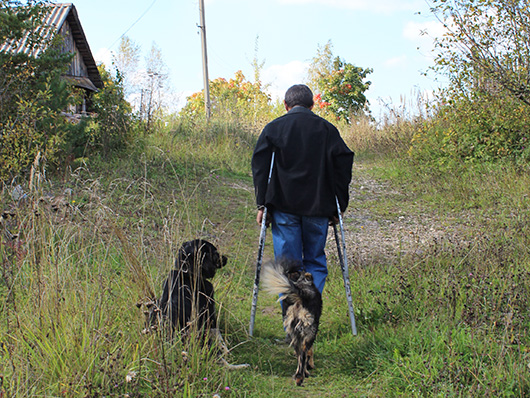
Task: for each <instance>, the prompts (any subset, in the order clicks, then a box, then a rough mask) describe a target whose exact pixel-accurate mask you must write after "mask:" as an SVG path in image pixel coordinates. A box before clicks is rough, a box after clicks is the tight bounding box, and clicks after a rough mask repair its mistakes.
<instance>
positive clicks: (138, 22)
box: [74, 0, 441, 117]
mask: <svg viewBox="0 0 530 398" xmlns="http://www.w3.org/2000/svg"><path fill="white" fill-rule="evenodd" d="M74 5H75V7H76V9H77V12H78V15H79V18H80V21H81V25H82V27H83V30H84V32H85V35H86V37H87V40H88V43H89V45H90V48H91V50H92V53H93V55H94V58H95V59H96V62H103V63H105V64H107V65H108V64H109V63H110V60H111V59H112V54H113V53H115V52H116V51H117V49H118V46H119V42H120V39H121V37H122V36H124V35H125V36H127V37H129V39H131V40H132V41H133V42H134V43H135V44H137V45H138V46H140V48H141V50H142V54H143V56H144V55H147V53H148V52H149V50H150V49H151V47H152V45H153V43H155V44H156V46H157V47H158V48H159V49H160V51H161V54H162V58H163V61H164V62H165V64H166V66H167V68H168V71H169V74H170V79H169V80H170V85H171V89H172V90H173V91H174V92H175V93H177V95H176V97H175V100H174V101H175V104H174V105H175V107H176V108H178V107H180V106H182V105H183V104H184V103H185V100H186V96H187V95H190V94H191V93H194V92H197V91H201V90H202V89H203V63H202V53H201V48H202V47H201V36H200V29H199V27H198V25H199V22H200V12H199V0H77V1H74ZM204 9H205V25H206V40H207V53H208V74H209V78H210V80H214V79H216V78H218V77H222V78H225V79H229V78H233V77H234V75H235V73H236V71H238V70H241V71H242V72H243V73H244V75H245V77H246V78H247V80H250V81H253V80H254V68H253V66H252V61H253V60H254V59H255V58H256V59H257V60H258V61H259V63H262V62H263V63H264V64H263V68H262V70H261V80H262V82H263V83H264V84H268V85H269V88H268V92H269V93H270V94H271V96H272V97H273V98H274V99H276V98H280V99H283V94H284V93H285V90H287V88H289V87H290V86H291V85H293V84H298V83H304V82H305V79H306V77H307V67H308V65H309V63H310V62H311V59H312V58H313V57H315V56H316V55H317V51H318V48H319V47H323V46H324V45H326V43H328V42H331V44H332V51H333V55H334V56H339V57H340V58H341V59H343V60H344V61H346V62H348V63H351V64H353V65H355V66H358V67H362V68H371V69H373V72H372V73H371V74H370V75H368V77H367V80H368V81H370V82H371V86H370V89H369V90H368V91H367V92H366V96H367V98H368V101H369V103H370V109H372V113H373V115H374V116H375V117H378V116H379V115H381V114H382V113H385V110H386V109H388V107H389V106H390V107H394V106H399V105H400V104H403V103H409V102H410V103H414V101H415V99H416V98H417V97H418V95H420V94H421V95H429V94H430V93H432V92H433V90H435V89H436V88H437V87H438V86H439V83H438V82H437V79H436V75H435V74H434V73H433V72H429V67H431V66H433V60H434V53H433V41H432V38H433V37H435V36H437V35H440V34H441V25H440V24H439V23H438V22H437V21H436V18H434V16H433V15H432V13H431V12H430V11H429V4H428V2H427V0H205V8H204ZM422 32H423V33H424V34H422ZM425 33H427V34H425ZM425 72H428V74H427V76H425V75H424V73H425Z"/></svg>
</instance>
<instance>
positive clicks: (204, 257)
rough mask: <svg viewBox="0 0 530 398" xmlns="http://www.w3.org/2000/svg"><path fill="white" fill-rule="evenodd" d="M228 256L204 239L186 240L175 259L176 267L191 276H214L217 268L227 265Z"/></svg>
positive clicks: (206, 277)
mask: <svg viewBox="0 0 530 398" xmlns="http://www.w3.org/2000/svg"><path fill="white" fill-rule="evenodd" d="M226 262H227V258H226V256H224V255H221V254H220V253H219V251H218V250H217V248H216V247H215V246H214V245H212V244H211V243H210V242H208V241H206V240H204V239H195V240H191V241H189V242H184V243H183V244H182V246H181V247H180V249H179V251H178V254H177V258H176V260H175V268H176V269H177V270H179V271H181V272H182V273H184V274H188V275H189V276H198V277H202V278H205V279H209V278H213V277H214V276H215V273H216V272H217V270H218V269H219V268H221V267H224V266H225V265H226Z"/></svg>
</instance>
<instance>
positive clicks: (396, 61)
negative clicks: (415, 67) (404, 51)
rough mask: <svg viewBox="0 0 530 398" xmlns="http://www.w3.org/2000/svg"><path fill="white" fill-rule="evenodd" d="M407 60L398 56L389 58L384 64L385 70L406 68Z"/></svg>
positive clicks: (405, 57) (404, 56)
mask: <svg viewBox="0 0 530 398" xmlns="http://www.w3.org/2000/svg"><path fill="white" fill-rule="evenodd" d="M407 63H408V58H407V56H406V55H400V56H399V57H393V58H389V59H387V60H386V61H385V62H384V65H385V66H386V67H387V68H401V67H405V66H407Z"/></svg>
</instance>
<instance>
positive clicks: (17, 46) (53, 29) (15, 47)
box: [0, 3, 103, 88]
mask: <svg viewBox="0 0 530 398" xmlns="http://www.w3.org/2000/svg"><path fill="white" fill-rule="evenodd" d="M46 7H49V9H50V11H49V13H48V14H47V15H46V16H45V18H44V20H43V25H42V27H40V28H39V32H38V33H39V35H40V36H41V37H42V38H43V40H44V41H45V42H48V41H49V39H51V38H53V37H54V36H55V35H56V34H57V33H58V32H59V31H60V30H61V28H62V26H63V24H64V22H65V21H68V24H69V26H70V30H71V32H72V37H73V38H74V40H75V44H76V46H77V49H78V51H79V54H80V55H81V57H82V58H83V62H84V63H85V65H86V67H87V73H88V77H89V78H90V80H91V81H92V83H93V84H94V85H95V86H96V87H98V88H102V87H103V81H102V80H101V75H100V74H99V71H98V68H97V65H96V62H95V61H94V57H93V56H92V52H91V51H90V46H89V45H88V41H87V39H86V36H85V32H84V31H83V27H82V26H81V22H80V21H79V16H78V15H77V10H76V8H75V6H74V5H73V4H72V3H61V4H50V5H47V6H46ZM28 38H29V33H28V34H26V35H25V36H24V38H23V39H22V40H20V41H18V42H16V43H14V42H6V43H3V44H2V45H0V51H13V52H15V53H20V52H23V53H25V54H28V55H31V56H35V57H36V56H38V55H39V54H40V53H41V52H43V51H44V50H45V48H42V46H37V47H33V46H29V45H28Z"/></svg>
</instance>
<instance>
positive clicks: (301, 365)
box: [294, 350, 307, 386]
mask: <svg viewBox="0 0 530 398" xmlns="http://www.w3.org/2000/svg"><path fill="white" fill-rule="evenodd" d="M296 356H297V358H298V367H297V369H296V373H295V375H294V381H295V382H296V385H297V386H301V385H302V383H303V382H304V378H305V373H306V369H305V363H306V361H307V354H306V352H305V350H299V352H298V353H297V355H296Z"/></svg>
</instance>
